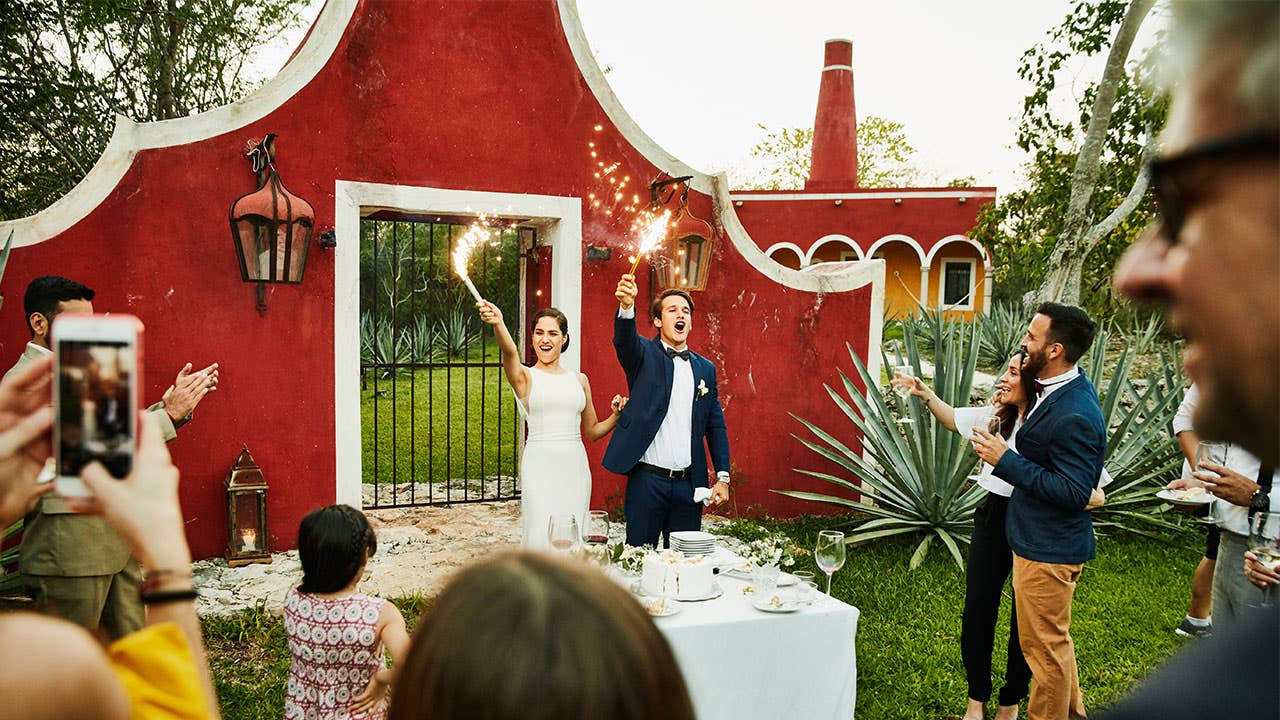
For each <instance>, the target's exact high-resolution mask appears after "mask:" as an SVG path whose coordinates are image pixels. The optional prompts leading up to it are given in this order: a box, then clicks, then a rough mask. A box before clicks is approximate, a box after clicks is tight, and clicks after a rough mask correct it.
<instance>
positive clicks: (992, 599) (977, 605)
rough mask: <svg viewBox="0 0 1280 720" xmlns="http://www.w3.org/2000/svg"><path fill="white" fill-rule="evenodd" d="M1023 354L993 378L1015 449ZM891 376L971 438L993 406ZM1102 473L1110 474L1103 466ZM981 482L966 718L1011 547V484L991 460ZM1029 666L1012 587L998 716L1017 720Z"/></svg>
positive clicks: (972, 708) (963, 646) (983, 697)
mask: <svg viewBox="0 0 1280 720" xmlns="http://www.w3.org/2000/svg"><path fill="white" fill-rule="evenodd" d="M1025 360H1026V357H1025V356H1024V355H1023V354H1022V353H1021V352H1019V353H1017V354H1015V355H1014V356H1013V357H1012V358H1010V359H1009V365H1008V367H1007V368H1005V371H1004V374H1003V375H1001V376H1000V378H999V379H998V380H996V385H995V393H994V395H993V396H992V398H991V404H992V405H994V406H995V407H996V415H997V416H998V417H999V418H1000V434H1001V435H1003V436H1004V438H1005V440H1006V441H1008V443H1009V449H1010V450H1017V434H1018V428H1020V427H1022V422H1023V420H1024V419H1025V418H1026V416H1027V413H1029V412H1031V408H1032V406H1034V405H1035V397H1036V393H1035V377H1034V376H1033V375H1031V374H1030V373H1028V374H1026V375H1023V373H1022V365H1023V363H1024V362H1025ZM891 382H892V383H893V384H894V385H896V386H898V387H906V388H909V389H910V390H911V394H912V395H915V396H916V397H919V398H922V399H923V400H924V403H925V407H927V408H928V409H929V412H930V413H933V416H934V417H936V418H938V422H940V423H942V426H943V427H945V428H947V429H948V430H953V431H955V432H958V433H960V434H961V435H964V436H965V437H968V436H969V435H971V434H972V433H973V426H974V425H975V424H976V423H977V422H979V418H980V417H982V416H983V415H985V414H988V413H990V411H991V410H990V408H987V407H964V408H953V407H951V406H950V405H948V404H946V403H944V402H943V401H942V399H941V398H939V397H938V396H937V394H935V393H934V392H933V390H931V389H930V388H929V387H928V386H927V385H925V384H924V382H922V381H921V380H920V378H914V377H904V376H901V375H899V376H897V377H894V378H893V380H891ZM1103 477H1104V478H1106V480H1109V479H1110V478H1109V477H1108V476H1107V475H1106V472H1105V471H1104V472H1103ZM978 484H979V485H981V486H982V487H984V488H986V489H987V497H986V499H985V500H983V501H982V504H980V505H979V506H978V507H977V508H976V509H975V510H974V513H973V539H972V541H971V542H970V543H969V564H968V569H967V571H966V573H965V592H964V614H963V615H962V616H961V620H960V658H961V660H962V662H963V663H964V670H965V676H966V678H967V680H968V684H969V705H968V707H967V708H966V709H965V714H964V719H965V720H983V718H984V717H985V716H986V704H987V702H988V701H989V700H990V698H991V654H992V649H993V647H994V645H995V629H996V617H997V616H998V615H999V613H1000V597H1001V592H1002V591H1003V590H1004V585H1005V581H1006V580H1008V578H1009V573H1010V572H1011V571H1012V569H1013V551H1012V550H1010V549H1009V541H1008V540H1007V539H1006V538H1005V531H1004V520H1005V511H1006V509H1007V508H1008V507H1009V496H1010V495H1012V494H1013V486H1012V485H1010V484H1009V483H1007V482H1005V481H1003V480H1001V479H1000V478H998V477H995V476H994V475H992V474H991V466H990V465H988V464H986V463H983V464H982V470H981V472H980V474H979V479H978ZM1101 504H1102V491H1101V490H1097V489H1095V490H1094V495H1093V497H1092V498H1091V499H1090V502H1089V508H1090V509H1092V508H1093V507H1097V506H1099V505H1101ZM1030 683H1031V668H1030V667H1028V666H1027V661H1026V660H1025V659H1024V658H1023V657H1022V646H1021V645H1020V644H1019V643H1018V617H1017V615H1016V614H1015V613H1014V603H1013V588H1012V587H1011V588H1010V589H1009V648H1008V653H1007V658H1006V661H1005V674H1004V686H1003V687H1002V688H1000V695H999V709H998V710H997V711H996V720H1016V718H1017V717H1018V703H1020V702H1021V701H1022V699H1023V698H1025V697H1027V690H1028V688H1029V686H1030Z"/></svg>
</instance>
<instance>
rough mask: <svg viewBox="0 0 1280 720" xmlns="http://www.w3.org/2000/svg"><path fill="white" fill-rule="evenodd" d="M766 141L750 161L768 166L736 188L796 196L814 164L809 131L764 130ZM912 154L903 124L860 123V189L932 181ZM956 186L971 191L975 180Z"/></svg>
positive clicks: (753, 151)
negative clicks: (757, 160)
mask: <svg viewBox="0 0 1280 720" xmlns="http://www.w3.org/2000/svg"><path fill="white" fill-rule="evenodd" d="M759 128H760V129H761V130H763V131H765V137H764V139H763V140H761V141H760V142H758V143H756V145H755V147H753V148H751V156H752V157H755V158H763V159H766V160H767V161H768V163H769V164H768V166H767V167H766V168H765V169H764V170H763V171H762V172H761V173H759V174H758V175H757V176H756V177H753V178H750V179H748V180H747V181H746V182H744V183H742V184H741V185H740V187H741V188H743V189H751V190H794V189H798V188H802V187H804V183H805V181H806V180H807V179H808V178H809V167H810V163H811V162H812V159H813V157H812V156H813V128H780V129H778V130H770V129H769V128H767V127H765V126H764V125H759ZM915 154H916V149H915V148H914V147H912V146H911V144H910V143H909V142H907V133H906V128H905V126H904V125H903V124H902V123H899V122H894V121H892V120H888V119H886V118H882V117H877V116H875V115H868V116H867V117H866V118H864V119H863V120H862V121H861V122H860V123H858V185H859V186H860V187H867V188H870V187H910V186H913V185H917V184H920V183H921V182H930V181H933V180H932V178H931V177H930V176H927V174H926V173H925V172H924V171H923V170H921V169H920V168H919V167H918V166H917V165H916V164H915ZM955 182H956V183H957V184H963V185H973V182H974V181H973V178H959V179H957V180H956V181H955Z"/></svg>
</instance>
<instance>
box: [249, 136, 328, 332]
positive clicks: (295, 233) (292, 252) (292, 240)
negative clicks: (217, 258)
mask: <svg viewBox="0 0 1280 720" xmlns="http://www.w3.org/2000/svg"><path fill="white" fill-rule="evenodd" d="M247 155H248V157H249V160H250V162H252V163H253V170H254V172H256V173H257V174H258V189H257V190H255V191H253V192H251V193H248V194H247V195H242V196H241V197H239V198H238V199H236V201H235V202H234V203H232V204H231V213H230V217H231V240H232V242H233V243H234V244H235V248H236V259H237V260H238V261H239V263H240V278H241V279H242V280H244V281H245V282H252V283H257V284H258V289H257V295H258V312H259V313H265V312H266V309H267V301H266V290H265V287H264V283H269V282H271V283H300V282H302V273H303V271H304V270H305V269H306V267H307V250H308V248H310V246H311V234H312V232H313V231H314V229H315V210H314V209H313V208H312V207H311V204H310V203H308V202H307V201H306V200H303V199H302V198H300V197H298V196H297V195H294V194H293V193H291V192H289V190H288V188H286V187H285V186H284V183H283V182H282V181H281V180H280V173H279V172H278V171H277V170H276V166H275V135H267V136H266V137H265V138H263V140H262V142H260V143H254V142H251V143H250V145H249V151H248V152H247Z"/></svg>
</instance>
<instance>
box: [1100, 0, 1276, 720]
mask: <svg viewBox="0 0 1280 720" xmlns="http://www.w3.org/2000/svg"><path fill="white" fill-rule="evenodd" d="M1171 5H1172V7H1171V9H1172V14H1173V17H1172V22H1171V24H1170V29H1169V36H1168V42H1167V46H1168V48H1169V58H1170V62H1169V68H1168V70H1169V73H1168V75H1169V80H1170V85H1171V90H1172V93H1171V96H1172V102H1171V105H1170V109H1169V121H1168V124H1167V125H1166V127H1165V130H1164V134H1163V135H1162V137H1161V140H1162V145H1163V152H1164V155H1163V157H1162V158H1161V159H1159V160H1156V161H1155V162H1153V163H1152V166H1151V170H1152V185H1153V186H1154V188H1155V194H1156V200H1157V203H1158V206H1159V210H1160V215H1161V218H1162V222H1161V223H1160V224H1159V225H1157V226H1156V227H1154V228H1152V229H1151V231H1149V232H1148V233H1147V235H1146V236H1145V237H1144V238H1143V239H1142V240H1140V241H1139V242H1138V243H1136V244H1135V245H1134V246H1133V248H1132V249H1130V250H1129V252H1128V253H1126V255H1125V257H1124V258H1123V259H1122V260H1121V262H1120V265H1119V266H1118V267H1117V268H1116V276H1115V285H1116V289H1117V290H1119V291H1120V293H1122V294H1123V295H1125V296H1127V297H1129V298H1131V299H1134V300H1137V301H1149V302H1154V303H1157V304H1159V305H1162V306H1164V307H1165V308H1167V310H1168V312H1169V317H1170V322H1171V325H1172V327H1173V328H1174V329H1175V330H1176V331H1178V332H1180V333H1182V334H1183V335H1185V336H1186V338H1187V349H1186V369H1187V374H1188V375H1190V376H1191V378H1192V379H1193V380H1195V382H1196V384H1197V386H1198V387H1199V388H1200V402H1199V405H1198V406H1197V407H1196V410H1195V413H1194V416H1193V422H1194V425H1195V429H1196V431H1197V432H1198V433H1199V434H1200V436H1201V437H1202V438H1204V439H1208V440H1225V441H1229V442H1233V443H1238V444H1239V445H1241V446H1243V447H1244V448H1246V449H1247V450H1249V451H1250V452H1251V453H1253V454H1254V455H1256V456H1257V457H1258V458H1259V460H1261V462H1262V463H1264V464H1266V465H1270V466H1272V467H1274V466H1276V465H1277V464H1280V463H1278V462H1277V461H1280V369H1278V368H1277V362H1278V361H1280V282H1277V279H1278V278H1280V142H1278V138H1280V2H1276V1H1275V0H1263V1H1260V2H1259V1H1245V0H1236V1H1234V2H1207V1H1205V0H1177V1H1175V2H1173V3H1172V4H1171ZM1246 557H1248V556H1246ZM1220 559H1221V561H1222V563H1224V564H1226V563H1230V564H1232V565H1235V566H1236V567H1237V568H1239V567H1240V565H1241V560H1242V559H1241V558H1240V556H1239V555H1237V556H1236V557H1235V558H1228V557H1226V556H1225V555H1223V556H1222V557H1221V558H1220ZM1246 567H1247V570H1246V572H1247V573H1248V576H1249V579H1250V580H1251V581H1253V582H1254V583H1255V584H1266V583H1272V582H1274V581H1275V580H1276V579H1277V578H1276V576H1275V575H1274V574H1270V575H1262V574H1261V572H1262V570H1261V566H1260V565H1258V564H1257V563H1256V562H1254V561H1252V560H1249V561H1247V564H1246ZM1277 677H1280V611H1278V610H1277V608H1276V607H1274V606H1272V607H1270V608H1267V609H1265V610H1255V611H1253V613H1251V614H1250V615H1248V616H1246V617H1245V618H1244V619H1243V621H1242V622H1240V623H1238V624H1237V625H1236V626H1235V627H1233V628H1230V629H1228V630H1227V631H1225V632H1219V633H1216V634H1215V635H1214V637H1212V638H1210V639H1209V640H1208V641H1206V642H1204V643H1198V644H1197V645H1196V646H1195V647H1194V648H1193V649H1192V650H1191V651H1190V652H1186V653H1183V654H1182V655H1181V656H1180V657H1178V658H1175V659H1174V660H1173V661H1172V662H1170V663H1169V664H1168V666H1166V668H1165V669H1164V670H1162V671H1161V672H1160V673H1159V674H1158V675H1157V676H1155V677H1153V678H1151V679H1150V680H1149V681H1147V682H1146V683H1144V684H1143V686H1142V687H1141V688H1140V689H1139V690H1138V692H1136V693H1135V694H1134V696H1133V697H1132V698H1130V699H1129V700H1128V701H1126V702H1125V703H1122V704H1121V705H1120V706H1118V707H1116V708H1114V709H1113V710H1112V712H1111V713H1110V714H1108V715H1107V717H1108V718H1112V719H1115V720H1121V719H1127V718H1163V719H1164V720H1176V719H1178V718H1219V717H1220V718H1233V719H1236V718H1254V717H1260V718H1261V717H1266V718H1274V717H1276V713H1277V710H1280V683H1277V682H1276V678H1277Z"/></svg>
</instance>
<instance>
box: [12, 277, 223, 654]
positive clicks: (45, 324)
mask: <svg viewBox="0 0 1280 720" xmlns="http://www.w3.org/2000/svg"><path fill="white" fill-rule="evenodd" d="M94 294H95V293H94V291H93V290H92V289H90V288H88V287H86V286H84V285H82V284H80V283H78V282H76V281H74V280H69V279H67V278H64V277H58V276H52V275H49V276H44V277H38V278H36V279H35V280H32V281H31V283H30V284H29V285H28V286H27V291H26V294H25V295H24V297H23V306H24V310H25V312H26V316H27V326H28V328H29V329H30V330H31V341H30V342H28V343H27V346H26V348H25V349H24V350H23V353H22V355H21V356H20V357H19V358H18V361H17V362H16V363H15V364H14V366H13V368H11V369H10V370H9V373H12V372H14V371H15V370H17V369H18V368H21V367H23V366H24V365H26V364H28V363H30V362H33V361H35V360H39V359H41V358H43V357H45V356H47V355H49V354H51V353H52V348H51V342H50V336H49V329H50V327H51V325H52V323H53V319H54V318H55V317H56V316H58V315H59V314H61V313H76V314H92V313H93V298H94ZM7 375H8V373H6V376H7ZM217 386H218V365H217V363H214V364H213V365H210V366H209V367H207V368H204V369H203V370H200V371H199V372H192V371H191V364H190V363H188V364H187V365H186V366H185V367H183V368H182V370H181V371H179V372H178V376H177V378H176V379H175V380H174V383H173V385H171V386H170V387H169V389H168V390H166V391H165V393H164V395H163V396H162V399H161V400H160V402H158V403H155V404H154V405H152V406H151V407H149V408H147V417H148V418H150V419H152V420H153V421H154V422H156V424H157V425H158V426H159V427H160V429H161V432H162V434H163V436H164V439H165V441H166V442H169V441H172V440H173V439H174V438H175V437H177V428H179V427H181V426H182V425H183V424H185V423H186V422H187V421H189V420H190V419H191V414H192V412H193V411H194V410H195V408H196V406H197V405H199V404H200V401H201V400H202V399H204V396H205V395H207V394H208V393H210V392H212V391H213V390H215V389H217ZM18 569H19V570H20V571H21V573H22V576H23V581H24V582H25V584H26V587H27V590H28V592H29V593H30V594H31V596H32V598H33V599H34V600H35V601H36V603H37V605H40V606H43V607H45V608H48V609H49V610H51V611H53V612H54V613H56V614H57V615H59V616H61V617H64V618H66V619H68V620H71V621H73V622H75V623H78V624H80V625H83V626H85V627H87V628H89V629H95V628H99V627H101V628H102V630H103V631H104V632H105V633H106V634H107V635H109V636H110V637H111V638H113V639H114V638H119V637H122V636H124V635H127V634H128V633H130V632H133V631H135V630H137V629H139V628H141V627H142V624H143V620H144V614H143V609H142V601H141V599H140V597H139V590H140V588H141V585H142V571H141V569H140V568H139V567H138V563H137V562H136V561H135V560H133V559H132V558H131V557H130V554H129V546H128V545H127V544H126V543H125V542H124V540H122V539H121V538H120V537H119V536H118V535H117V534H116V533H115V532H114V531H113V530H112V529H111V528H110V526H108V525H107V523H106V522H105V521H104V520H103V519H102V518H99V517H96V516H88V515H77V514H75V513H73V512H72V511H71V510H70V509H69V507H68V506H67V504H66V502H65V501H64V500H62V499H61V498H58V497H55V496H52V495H46V496H44V497H43V498H41V499H40V501H39V502H38V503H37V504H36V507H35V509H34V510H33V511H31V512H30V513H28V514H27V516H26V523H25V526H24V531H23V539H22V545H21V547H20V549H19V551H18Z"/></svg>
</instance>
